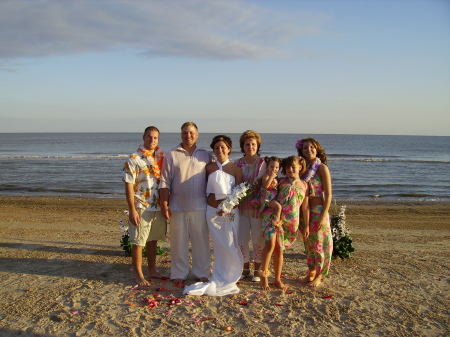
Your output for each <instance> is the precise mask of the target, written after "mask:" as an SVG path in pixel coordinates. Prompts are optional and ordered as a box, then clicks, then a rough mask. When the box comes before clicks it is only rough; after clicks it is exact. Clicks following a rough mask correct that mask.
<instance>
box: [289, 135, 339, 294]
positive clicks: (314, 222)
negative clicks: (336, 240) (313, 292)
mask: <svg viewBox="0 0 450 337" xmlns="http://www.w3.org/2000/svg"><path fill="white" fill-rule="evenodd" d="M295 147H296V148H297V151H298V155H299V157H300V158H305V160H306V164H307V171H306V172H305V174H304V175H303V176H302V179H303V180H304V181H305V182H306V183H308V184H309V188H310V194H309V207H310V218H309V226H307V225H304V224H308V222H306V221H305V222H304V224H302V226H301V227H304V228H306V229H308V227H309V235H308V236H306V235H305V236H304V244H305V249H306V263H307V265H308V271H307V273H306V277H305V278H304V279H303V280H302V281H301V282H303V283H308V285H309V286H311V287H317V286H318V285H320V284H321V283H322V278H323V276H325V275H328V272H329V270H330V264H331V256H332V253H333V237H332V235H331V226H330V216H329V214H328V210H329V209H330V205H331V198H332V190H331V175H330V171H329V170H328V166H327V165H326V163H327V156H326V154H325V151H324V149H323V148H322V146H321V145H320V144H319V142H317V141H316V140H315V139H314V138H311V137H308V138H304V139H299V140H298V141H297V144H296V145H295ZM301 229H302V228H301Z"/></svg>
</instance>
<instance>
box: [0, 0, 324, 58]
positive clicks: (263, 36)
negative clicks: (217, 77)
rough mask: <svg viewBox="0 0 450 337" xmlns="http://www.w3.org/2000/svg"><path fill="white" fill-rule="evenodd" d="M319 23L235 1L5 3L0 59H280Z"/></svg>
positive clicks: (0, 21)
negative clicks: (108, 54) (109, 54)
mask: <svg viewBox="0 0 450 337" xmlns="http://www.w3.org/2000/svg"><path fill="white" fill-rule="evenodd" d="M321 21H322V20H321V18H320V17H319V16H318V17H317V18H315V17H314V16H311V14H307V13H300V12H296V13H295V12H276V11H275V10H274V9H273V8H271V9H269V8H264V7H261V6H259V5H257V4H255V3H250V2H245V1H238V0H230V1H221V0H219V1H214V0H201V1H200V0H196V1H194V0H190V1H175V0H165V1H160V0H154V1H102V0H99V1H68V0H67V1H39V0H36V1H8V0H7V1H1V2H0V41H1V43H0V59H3V60H12V59H20V58H30V57H47V56H55V55H68V54H79V53H91V52H105V51H114V50H120V49H124V50H134V51H136V53H138V54H140V55H142V56H144V57H157V56H174V57H192V58H210V59H225V60H226V59H258V58H266V57H279V56H281V55H284V52H283V49H282V48H283V45H285V44H287V43H289V42H291V41H294V40H296V39H298V38H300V37H302V36H304V35H306V34H310V33H311V32H314V31H316V30H317V29H319V27H320V25H321Z"/></svg>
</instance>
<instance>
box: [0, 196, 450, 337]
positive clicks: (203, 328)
mask: <svg viewBox="0 0 450 337" xmlns="http://www.w3.org/2000/svg"><path fill="white" fill-rule="evenodd" d="M341 204H345V205H346V206H347V210H346V217H347V218H346V223H347V225H348V227H349V228H350V229H351V231H352V233H351V236H352V238H353V242H354V246H355V248H356V251H355V252H354V253H353V254H352V255H351V257H350V259H346V260H339V259H336V260H333V261H332V266H331V270H330V274H329V275H328V276H327V277H326V278H325V281H324V283H323V284H322V285H321V286H320V287H318V288H317V289H311V288H309V287H306V286H303V285H301V284H300V283H298V280H299V279H300V278H301V277H302V276H303V275H304V272H305V270H306V264H305V257H304V255H303V246H302V243H301V242H299V240H297V241H296V242H295V243H294V245H293V246H292V249H289V250H287V251H286V252H285V264H284V268H283V274H284V282H285V283H286V284H287V285H288V287H289V291H288V293H282V292H281V291H279V290H277V289H275V288H272V289H271V290H270V291H267V292H263V291H261V290H260V289H259V286H258V285H257V284H256V283H252V282H251V281H250V280H249V279H244V280H243V281H241V282H239V285H238V286H239V288H240V289H241V292H240V293H239V294H237V295H235V296H225V297H208V296H202V297H195V296H184V295H182V289H181V288H178V287H175V286H174V285H173V283H172V282H171V281H165V280H156V279H152V280H151V283H152V285H151V286H150V287H148V288H143V289H138V288H136V287H135V286H134V272H133V271H131V270H130V269H132V266H131V258H130V257H125V256H124V254H123V251H122V250H121V248H120V244H119V241H120V236H121V231H120V225H119V222H118V220H119V219H121V218H124V213H123V211H124V210H125V209H126V207H127V206H126V201H125V199H101V198H83V197H48V196H47V197H37V196H0V260H1V263H0V285H1V288H0V303H1V305H0V336H16V335H17V336H18V335H21V336H35V335H42V336H79V335H95V336H111V335H117V336H139V335H152V336H187V335H192V334H197V335H199V336H203V335H208V336H222V335H224V334H228V335H230V336H232V335H239V336H299V335H305V336H308V335H310V336H313V335H314V336H323V335H327V336H341V335H346V336H371V335H389V336H405V335H415V336H443V335H449V334H450V328H449V327H450V317H449V316H448V314H446V313H447V312H448V307H450V298H449V296H448V286H449V284H450V275H449V272H448V271H449V270H450V204H449V203H423V202H407V203H392V202H387V203H386V202H385V203H383V202H379V201H377V202H370V203H367V202H355V201H351V202H341V203H338V204H337V207H336V209H337V210H339V208H340V205H341ZM333 207H334V206H332V209H333ZM160 245H161V247H162V248H163V249H164V250H166V254H164V255H159V256H158V257H157V267H158V269H159V270H160V272H161V273H162V274H163V275H165V276H169V275H170V244H169V240H168V239H166V241H164V242H160ZM271 268H272V266H271ZM144 270H145V269H144ZM193 282H194V278H193V277H192V276H191V275H190V276H189V277H188V279H187V283H188V284H191V283H193ZM153 294H158V296H161V297H159V299H160V302H158V304H159V305H158V306H156V307H154V308H149V307H148V305H147V303H145V302H144V300H143V298H151V297H153V296H154V295H153ZM175 298H178V299H180V300H181V301H182V303H181V305H174V304H171V301H173V299H175ZM226 327H231V329H232V330H231V332H225V331H224V330H223V329H224V328H226Z"/></svg>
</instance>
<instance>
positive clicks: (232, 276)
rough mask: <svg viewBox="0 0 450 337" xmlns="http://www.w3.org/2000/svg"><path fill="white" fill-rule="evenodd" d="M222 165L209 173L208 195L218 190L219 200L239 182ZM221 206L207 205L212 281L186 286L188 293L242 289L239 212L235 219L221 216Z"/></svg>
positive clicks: (224, 292) (216, 193) (224, 291)
mask: <svg viewBox="0 0 450 337" xmlns="http://www.w3.org/2000/svg"><path fill="white" fill-rule="evenodd" d="M227 163H228V161H225V162H224V163H223V164H222V165H220V163H217V165H218V166H219V170H217V171H215V172H213V173H211V174H210V175H209V176H208V186H207V189H206V192H207V194H209V193H214V194H215V195H216V199H219V200H220V199H224V198H225V197H226V195H228V194H231V190H232V188H233V187H234V186H235V185H236V183H235V179H234V177H233V176H232V175H230V174H228V173H226V172H224V171H223V170H222V166H225V165H226V164H227ZM217 211H218V210H217V209H216V208H214V207H210V206H207V209H206V221H207V222H208V228H209V234H210V235H211V240H212V244H213V248H214V266H213V273H212V277H211V280H210V281H209V282H205V283H203V282H197V283H194V284H192V285H190V286H186V287H185V288H184V291H183V294H186V295H196V296H201V295H209V296H224V295H230V294H237V293H238V292H239V288H238V287H237V285H236V283H237V282H238V281H239V278H240V276H241V275H242V268H243V265H244V259H243V257H242V253H241V249H240V248H239V245H238V238H237V235H238V226H239V213H238V212H236V213H234V219H232V218H230V217H229V216H228V215H226V216H218V215H217Z"/></svg>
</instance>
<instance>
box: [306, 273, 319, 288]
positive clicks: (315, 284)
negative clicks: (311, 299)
mask: <svg viewBox="0 0 450 337" xmlns="http://www.w3.org/2000/svg"><path fill="white" fill-rule="evenodd" d="M321 284H322V275H318V276H317V277H316V278H315V279H314V280H313V281H312V282H311V283H310V284H308V286H310V287H318V286H319V285H321Z"/></svg>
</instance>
